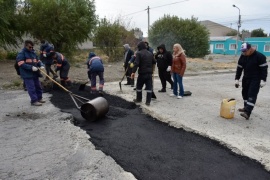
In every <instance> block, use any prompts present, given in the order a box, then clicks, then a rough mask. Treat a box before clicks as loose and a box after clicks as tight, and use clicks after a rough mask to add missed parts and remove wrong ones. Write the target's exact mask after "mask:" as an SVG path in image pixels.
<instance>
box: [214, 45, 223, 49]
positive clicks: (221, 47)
mask: <svg viewBox="0 0 270 180" xmlns="http://www.w3.org/2000/svg"><path fill="white" fill-rule="evenodd" d="M216 49H224V44H216Z"/></svg>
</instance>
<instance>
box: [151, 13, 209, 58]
mask: <svg viewBox="0 0 270 180" xmlns="http://www.w3.org/2000/svg"><path fill="white" fill-rule="evenodd" d="M149 41H150V42H151V44H152V45H153V46H155V47H157V46H158V45H160V44H162V43H163V44H165V45H166V47H167V49H168V50H172V47H173V45H174V44H175V43H180V44H181V45H182V46H183V48H184V49H185V50H186V54H187V55H188V56H189V57H203V56H205V55H206V54H208V50H209V32H208V30H207V29H206V27H205V26H202V25H201V24H200V23H199V22H198V21H197V19H196V18H194V17H191V19H182V18H178V17H177V16H170V15H165V16H164V17H163V18H161V19H159V20H157V21H155V22H154V23H153V24H152V26H151V28H150V31H149Z"/></svg>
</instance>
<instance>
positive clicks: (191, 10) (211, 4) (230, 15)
mask: <svg viewBox="0 0 270 180" xmlns="http://www.w3.org/2000/svg"><path fill="white" fill-rule="evenodd" d="M176 2H177V3H176ZM178 2H179V3H178ZM95 3H96V13H97V15H98V16H99V17H100V18H103V17H105V16H106V17H107V18H111V19H115V18H116V17H117V16H119V15H120V16H123V17H124V19H125V21H126V22H131V25H130V27H138V28H140V29H141V30H142V31H143V32H144V36H147V24H148V20H147V11H146V10H145V9H146V8H147V7H148V6H149V7H150V25H151V24H152V23H153V22H154V21H156V20H158V19H159V18H161V17H163V15H164V14H170V15H176V16H178V17H181V18H184V19H185V18H189V19H190V17H191V16H194V17H196V18H198V20H199V21H203V20H210V21H214V22H216V23H219V24H222V25H224V26H227V27H231V28H234V29H236V30H237V21H238V15H239V10H238V9H237V8H235V7H233V6H232V5H233V4H235V5H236V6H237V7H238V8H239V9H240V14H241V22H242V23H241V28H240V31H241V30H242V29H246V30H253V29H258V28H262V29H263V30H264V32H265V33H268V34H269V33H270V0H187V1H184V0H182V1H181V0H95ZM173 3H175V4H173ZM170 4H171V5H170ZM151 8H153V9H151Z"/></svg>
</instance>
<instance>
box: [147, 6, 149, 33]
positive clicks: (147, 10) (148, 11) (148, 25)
mask: <svg viewBox="0 0 270 180" xmlns="http://www.w3.org/2000/svg"><path fill="white" fill-rule="evenodd" d="M147 14H148V30H147V36H148V37H149V29H150V8H149V6H148V7H147Z"/></svg>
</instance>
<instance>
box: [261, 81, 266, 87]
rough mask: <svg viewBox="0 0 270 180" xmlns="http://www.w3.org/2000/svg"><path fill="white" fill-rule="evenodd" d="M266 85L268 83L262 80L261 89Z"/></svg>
mask: <svg viewBox="0 0 270 180" xmlns="http://www.w3.org/2000/svg"><path fill="white" fill-rule="evenodd" d="M265 85H266V81H264V80H261V83H260V86H261V88H262V87H264V86H265Z"/></svg>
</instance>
